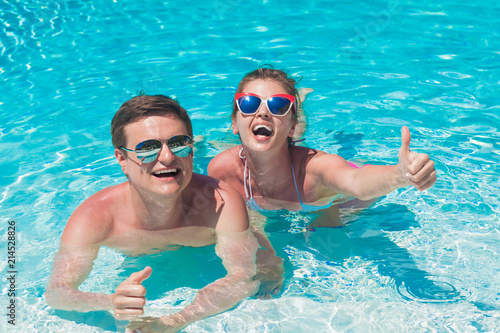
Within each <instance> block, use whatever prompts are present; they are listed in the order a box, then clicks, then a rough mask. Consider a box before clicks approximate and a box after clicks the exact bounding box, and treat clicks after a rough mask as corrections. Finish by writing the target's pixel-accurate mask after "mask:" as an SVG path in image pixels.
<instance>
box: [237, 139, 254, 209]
mask: <svg viewBox="0 0 500 333" xmlns="http://www.w3.org/2000/svg"><path fill="white" fill-rule="evenodd" d="M242 153H243V147H241V149H240V152H239V153H238V155H239V156H240V158H241V159H242V160H245V169H244V170H243V188H244V189H245V195H246V197H247V198H249V199H253V195H252V178H251V177H252V176H251V173H250V170H248V161H247V159H246V157H245V156H243V155H242ZM247 170H248V188H249V189H250V191H249V190H247ZM249 192H250V196H248V194H249Z"/></svg>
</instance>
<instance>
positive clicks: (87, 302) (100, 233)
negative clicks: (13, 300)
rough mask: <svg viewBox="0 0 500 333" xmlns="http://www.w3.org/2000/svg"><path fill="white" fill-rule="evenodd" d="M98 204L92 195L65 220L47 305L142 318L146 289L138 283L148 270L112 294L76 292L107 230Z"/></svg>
mask: <svg viewBox="0 0 500 333" xmlns="http://www.w3.org/2000/svg"><path fill="white" fill-rule="evenodd" d="M97 198H98V196H97ZM101 202H102V200H96V196H94V197H91V198H89V199H88V200H87V201H85V202H84V203H83V204H82V205H81V206H80V207H78V208H77V209H76V210H75V212H74V213H73V214H72V216H71V217H70V219H69V220H68V223H67V224H66V227H65V228H64V232H63V235H62V237H61V244H60V248H59V251H58V252H57V253H56V255H55V257H54V262H53V269H52V274H51V276H50V278H49V282H48V284H47V291H46V293H45V297H46V300H47V303H48V304H49V305H50V306H51V307H52V308H54V309H60V310H68V311H80V312H88V311H98V310H113V312H114V314H116V315H132V316H134V315H135V316H138V315H142V314H143V306H144V303H145V297H144V296H145V294H146V289H145V288H144V287H143V286H142V285H141V283H142V281H143V280H145V279H147V278H148V277H149V275H151V268H150V267H146V268H145V269H144V270H142V271H140V272H135V273H132V274H131V276H130V277H129V278H128V279H126V280H125V281H123V282H122V283H121V284H120V285H119V286H118V287H117V289H116V292H115V293H114V294H110V295H108V294H103V293H90V292H83V291H80V290H78V287H79V286H80V285H81V284H82V283H83V281H85V279H86V278H87V277H88V275H89V274H90V272H91V270H92V266H93V263H94V260H95V259H96V258H97V254H98V252H99V247H100V246H99V244H100V242H101V241H102V240H103V239H105V238H106V237H107V233H108V230H109V228H108V227H109V218H108V217H107V216H106V214H105V213H103V212H105V211H106V210H105V209H102V208H103V207H100V206H99V204H100V203H101Z"/></svg>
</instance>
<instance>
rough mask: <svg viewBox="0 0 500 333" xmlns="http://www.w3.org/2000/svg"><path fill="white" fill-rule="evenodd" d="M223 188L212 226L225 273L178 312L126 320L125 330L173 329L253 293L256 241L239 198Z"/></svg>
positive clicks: (231, 304) (231, 190)
mask: <svg viewBox="0 0 500 333" xmlns="http://www.w3.org/2000/svg"><path fill="white" fill-rule="evenodd" d="M227 190H228V191H226V190H224V191H222V192H223V193H224V197H223V200H224V203H223V208H222V210H221V213H220V217H219V222H218V224H217V227H216V228H215V231H216V238H217V240H216V246H215V251H216V253H217V255H218V256H219V257H220V258H221V259H222V264H223V265H224V267H225V269H226V270H227V275H226V276H225V277H223V278H221V279H218V280H216V281H214V282H213V283H211V284H209V285H207V286H206V287H204V288H202V289H201V290H199V291H198V293H197V294H196V296H195V299H194V300H193V302H192V303H191V304H189V305H188V306H186V307H185V308H184V309H182V310H181V311H179V312H178V313H176V314H172V315H169V316H163V317H160V318H141V319H140V320H138V321H136V322H134V323H132V324H130V325H129V326H128V327H127V329H128V331H133V330H134V329H135V330H137V329H138V330H140V331H141V332H158V331H160V332H170V331H172V332H175V331H178V330H180V329H182V328H183V327H185V326H187V325H188V324H190V323H192V322H194V321H196V320H200V319H203V318H205V317H208V316H213V315H215V314H218V313H220V312H223V311H225V310H228V309H230V308H232V307H234V306H235V305H236V304H238V303H239V302H240V301H241V300H243V299H244V298H245V297H248V296H251V295H253V294H255V292H256V291H257V289H258V286H259V282H258V281H252V278H253V277H254V276H255V274H256V264H255V254H256V252H257V248H258V246H259V245H258V243H257V240H256V239H255V237H254V235H253V234H252V232H251V230H250V228H249V223H248V216H247V212H246V208H245V205H244V203H243V200H242V199H241V197H240V195H239V194H238V193H237V192H236V191H235V190H234V189H232V188H231V189H227ZM228 192H229V193H230V195H229V196H228V195H227V194H228Z"/></svg>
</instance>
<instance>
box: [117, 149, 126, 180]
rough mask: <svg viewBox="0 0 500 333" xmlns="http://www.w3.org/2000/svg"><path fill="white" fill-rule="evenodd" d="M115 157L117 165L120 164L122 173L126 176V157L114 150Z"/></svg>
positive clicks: (121, 152) (123, 153)
mask: <svg viewBox="0 0 500 333" xmlns="http://www.w3.org/2000/svg"><path fill="white" fill-rule="evenodd" d="M115 157H116V159H117V160H118V164H120V167H121V168H122V171H123V173H124V174H127V163H126V159H127V156H125V152H124V151H123V150H121V149H118V148H115Z"/></svg>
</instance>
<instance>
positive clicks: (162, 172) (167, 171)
mask: <svg viewBox="0 0 500 333" xmlns="http://www.w3.org/2000/svg"><path fill="white" fill-rule="evenodd" d="M170 172H177V169H168V170H160V171H157V172H155V175H161V174H164V173H170Z"/></svg>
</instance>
